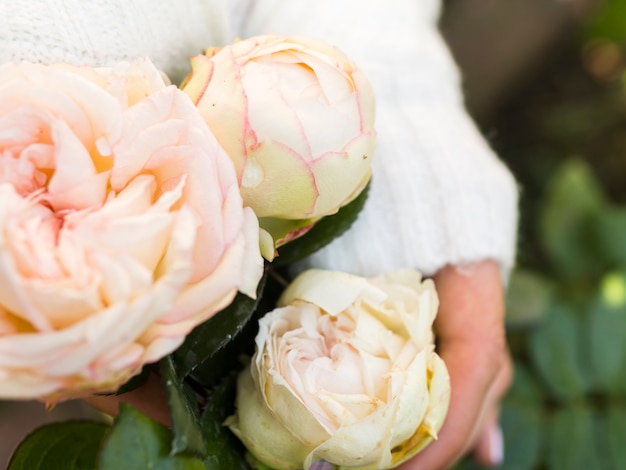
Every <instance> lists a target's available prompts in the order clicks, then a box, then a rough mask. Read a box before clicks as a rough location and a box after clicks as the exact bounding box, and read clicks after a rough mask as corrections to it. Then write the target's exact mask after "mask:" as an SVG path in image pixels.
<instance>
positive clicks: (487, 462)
mask: <svg viewBox="0 0 626 470" xmlns="http://www.w3.org/2000/svg"><path fill="white" fill-rule="evenodd" d="M498 414H499V410H498V409H497V408H494V409H493V410H491V412H490V413H489V414H488V418H487V422H486V423H485V426H484V428H483V430H482V434H481V435H480V437H479V438H478V441H477V442H476V447H475V449H474V459H475V460H476V462H478V463H479V464H480V465H483V466H487V467H494V466H497V465H500V464H501V463H502V459H503V458H504V439H503V437H502V429H501V428H500V425H499V424H498Z"/></svg>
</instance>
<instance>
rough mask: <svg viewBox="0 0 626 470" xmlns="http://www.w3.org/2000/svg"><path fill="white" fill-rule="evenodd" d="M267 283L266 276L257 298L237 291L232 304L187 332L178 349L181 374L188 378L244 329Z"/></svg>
mask: <svg viewBox="0 0 626 470" xmlns="http://www.w3.org/2000/svg"><path fill="white" fill-rule="evenodd" d="M264 285H265V279H262V280H261V282H260V283H259V287H258V289H257V299H256V300H255V299H251V298H250V297H248V296H246V295H244V294H241V293H239V294H237V296H236V297H235V300H233V302H232V303H231V304H230V305H229V306H228V307H226V308H225V309H224V310H222V311H221V312H219V313H218V314H217V315H214V316H213V317H211V318H209V319H208V320H207V321H205V322H204V323H202V324H201V325H199V326H197V327H196V328H194V329H193V331H192V332H191V333H189V335H187V338H186V339H185V342H184V343H183V344H182V345H181V346H180V347H179V348H178V349H177V350H176V351H175V352H174V365H175V367H176V371H177V373H178V375H179V377H186V376H187V374H189V373H190V372H191V371H192V370H193V369H194V368H195V367H196V366H197V365H198V364H200V363H202V362H203V361H205V360H206V359H207V358H209V357H211V356H212V355H213V354H215V352H216V351H218V350H220V349H222V348H223V347H225V346H226V345H227V344H228V343H229V342H230V341H232V340H233V338H234V337H236V336H237V334H239V333H240V332H241V330H242V329H243V327H244V326H245V325H246V323H247V322H248V321H249V320H250V318H251V317H252V314H253V313H254V310H255V308H256V306H257V304H258V302H259V300H260V298H261V295H262V292H263V287H264Z"/></svg>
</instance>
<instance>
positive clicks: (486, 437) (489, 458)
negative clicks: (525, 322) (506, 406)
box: [474, 356, 513, 466]
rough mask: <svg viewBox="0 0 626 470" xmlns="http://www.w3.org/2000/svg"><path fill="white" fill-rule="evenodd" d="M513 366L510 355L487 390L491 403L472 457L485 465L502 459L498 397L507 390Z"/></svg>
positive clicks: (490, 464)
mask: <svg viewBox="0 0 626 470" xmlns="http://www.w3.org/2000/svg"><path fill="white" fill-rule="evenodd" d="M512 370H513V367H512V363H511V359H510V356H508V357H507V360H506V362H505V363H504V367H502V369H500V372H499V373H498V376H497V377H496V380H495V382H494V384H493V385H492V387H491V390H490V391H489V397H488V399H487V401H488V403H492V405H491V408H490V409H488V410H487V412H486V414H485V416H484V418H483V419H482V421H483V422H484V424H482V425H481V428H480V429H481V431H480V435H479V437H478V439H477V440H476V445H475V447H474V459H475V460H476V461H477V462H478V463H480V464H481V465H485V466H496V465H499V464H500V463H502V461H503V459H504V451H505V449H504V441H503V436H502V428H501V427H500V425H499V423H498V421H499V416H500V406H499V403H500V399H501V398H502V396H503V395H504V394H505V393H506V391H507V390H508V388H509V386H510V384H511V381H512V378H513V372H512Z"/></svg>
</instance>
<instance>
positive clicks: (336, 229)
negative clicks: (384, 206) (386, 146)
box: [272, 182, 372, 266]
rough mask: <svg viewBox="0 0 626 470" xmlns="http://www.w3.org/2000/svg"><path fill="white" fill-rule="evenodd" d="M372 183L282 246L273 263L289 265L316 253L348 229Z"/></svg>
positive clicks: (361, 207)
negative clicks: (352, 198)
mask: <svg viewBox="0 0 626 470" xmlns="http://www.w3.org/2000/svg"><path fill="white" fill-rule="evenodd" d="M370 184H372V183H371V182H370V183H368V184H367V186H366V187H365V189H363V191H362V192H361V194H359V196H358V197H357V198H356V199H354V200H353V201H352V202H350V204H348V205H346V206H344V207H342V208H341V209H339V212H337V213H336V214H333V215H329V216H327V217H324V218H323V219H322V220H320V221H319V222H317V223H316V224H315V225H314V226H313V228H312V229H311V230H309V231H308V232H307V233H305V234H304V235H303V236H301V237H300V238H296V239H295V240H293V241H291V242H289V243H287V244H286V245H284V246H281V247H280V248H279V249H278V255H279V256H277V257H276V259H275V260H274V262H273V263H272V264H273V265H274V266H287V265H288V264H291V263H293V262H294V261H298V260H300V259H302V258H304V257H306V256H308V255H310V254H311V253H314V252H315V251H317V250H319V249H320V248H322V247H323V246H325V245H327V244H328V243H330V242H331V241H332V240H333V239H335V238H337V237H338V236H339V235H341V234H342V233H344V232H345V231H346V230H348V229H349V228H350V226H351V225H352V224H353V223H354V221H355V220H356V218H357V217H358V215H359V212H361V209H363V206H364V204H365V201H366V199H367V193H368V191H369V187H370Z"/></svg>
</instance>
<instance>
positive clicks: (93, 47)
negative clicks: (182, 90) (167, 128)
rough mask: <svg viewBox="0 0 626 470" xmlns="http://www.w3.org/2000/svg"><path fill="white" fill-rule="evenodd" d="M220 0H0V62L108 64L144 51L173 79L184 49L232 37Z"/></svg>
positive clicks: (184, 64)
mask: <svg viewBox="0 0 626 470" xmlns="http://www.w3.org/2000/svg"><path fill="white" fill-rule="evenodd" d="M229 17H230V12H229V7H228V2H226V1H223V0H203V1H196V0H158V1H154V0H99V1H85V0H28V1H16V0H0V62H2V63H4V62H9V61H14V60H30V61H33V62H43V63H53V62H69V63H72V64H78V65H91V66H108V65H112V64H114V63H115V62H118V61H120V60H129V59H134V58H137V57H142V56H148V57H150V59H151V60H152V62H154V64H155V65H156V66H157V67H158V68H160V69H162V70H164V71H166V72H167V74H168V75H169V76H170V78H171V79H172V81H174V82H178V81H180V80H181V79H182V78H184V76H185V75H186V73H187V72H188V71H189V69H190V66H189V61H188V60H187V58H188V57H189V55H190V54H199V53H201V52H202V49H204V48H205V47H207V46H208V45H222V44H224V43H225V42H230V41H231V40H232V38H233V37H232V34H231V25H230V23H229Z"/></svg>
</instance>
